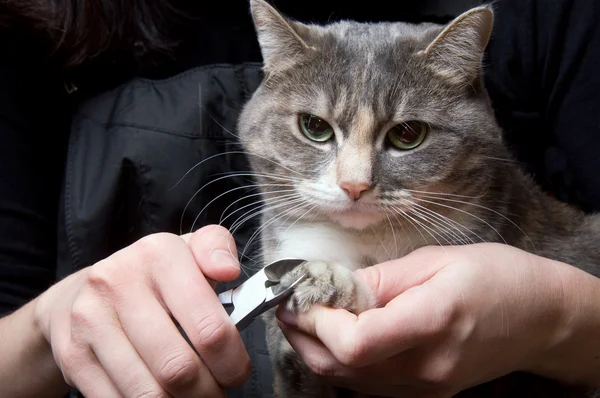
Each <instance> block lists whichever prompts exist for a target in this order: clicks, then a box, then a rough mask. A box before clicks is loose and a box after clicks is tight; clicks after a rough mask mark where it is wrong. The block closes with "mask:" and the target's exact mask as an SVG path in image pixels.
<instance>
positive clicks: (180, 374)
mask: <svg viewBox="0 0 600 398" xmlns="http://www.w3.org/2000/svg"><path fill="white" fill-rule="evenodd" d="M199 374H200V365H199V363H198V359H197V358H196V357H195V356H193V355H192V354H190V353H187V352H183V353H177V354H175V355H171V356H169V357H167V358H165V359H164V362H163V363H162V364H161V365H160V366H159V368H158V375H157V378H158V380H159V382H160V383H161V384H162V385H164V386H165V387H166V388H167V389H168V388H181V387H186V386H190V385H193V384H194V383H195V382H196V380H197V379H198V376H199Z"/></svg>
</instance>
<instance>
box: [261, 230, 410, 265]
mask: <svg viewBox="0 0 600 398" xmlns="http://www.w3.org/2000/svg"><path fill="white" fill-rule="evenodd" d="M290 225H291V223H290ZM290 225H286V223H281V224H280V225H278V226H277V227H276V228H274V229H273V230H274V231H277V232H276V235H277V234H278V236H277V240H278V241H279V245H278V246H277V247H276V253H272V254H273V255H274V256H273V258H286V257H288V258H302V259H305V260H309V261H324V262H334V263H340V264H342V265H344V266H345V267H347V268H349V269H352V270H354V269H358V268H361V267H363V266H364V265H367V264H363V261H364V259H365V258H370V259H372V260H374V261H375V262H377V263H380V262H384V261H387V260H390V259H393V258H398V257H402V256H403V255H405V254H406V253H408V252H410V251H411V246H412V244H411V242H409V241H407V240H405V239H404V240H403V234H402V233H401V231H396V233H395V237H396V239H399V240H396V241H394V234H392V232H391V230H390V231H388V232H387V233H385V234H356V233H353V232H351V231H348V230H345V229H344V228H342V227H338V226H335V225H333V224H324V223H315V224H311V223H308V222H297V223H295V224H293V225H291V226H290ZM381 235H383V236H381ZM396 245H397V249H396Z"/></svg>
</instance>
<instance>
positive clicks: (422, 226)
mask: <svg viewBox="0 0 600 398" xmlns="http://www.w3.org/2000/svg"><path fill="white" fill-rule="evenodd" d="M402 213H404V215H405V216H406V217H407V218H409V219H411V220H412V221H413V222H414V223H415V224H417V225H419V226H420V227H421V228H423V230H424V231H425V232H427V233H428V234H429V235H430V236H431V237H432V238H433V240H435V241H436V242H437V244H438V246H442V247H443V246H444V245H442V242H440V241H439V239H437V238H436V237H435V235H434V234H437V235H438V236H439V234H438V233H437V232H436V231H435V230H433V229H431V228H430V227H428V226H427V225H425V224H423V223H422V222H420V221H419V220H415V219H414V218H413V217H411V216H410V215H409V214H408V212H406V211H403V210H402ZM422 236H423V235H422ZM423 239H425V236H423ZM442 239H443V238H442ZM425 243H427V239H425ZM448 243H449V242H448ZM444 250H445V249H444Z"/></svg>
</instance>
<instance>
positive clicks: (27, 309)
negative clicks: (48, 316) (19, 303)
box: [0, 299, 68, 397]
mask: <svg viewBox="0 0 600 398" xmlns="http://www.w3.org/2000/svg"><path fill="white" fill-rule="evenodd" d="M36 304H37V299H34V300H33V301H31V302H29V303H27V304H26V305H24V306H23V307H21V308H20V309H19V310H17V311H15V312H14V313H12V314H11V315H8V316H7V317H5V318H3V319H1V320H0V321H1V325H0V329H1V330H0V334H1V335H2V341H1V342H0V347H1V348H0V351H2V353H3V355H2V358H1V359H0V369H3V372H2V374H1V375H0V396H13V395H15V394H16V395H18V396H20V397H36V396H40V395H41V394H43V395H44V396H48V397H53V396H56V397H60V396H64V393H65V392H66V391H67V390H68V386H67V384H66V383H65V381H64V378H63V377H62V374H61V372H60V369H59V368H58V366H57V365H56V363H55V361H54V358H53V355H52V349H51V347H50V344H49V343H48V341H47V340H46V339H45V337H44V335H43V333H42V331H41V330H40V329H39V327H38V325H37V323H36V321H35V315H34V314H35V308H36ZM32 374H35V375H36V377H35V378H34V379H35V380H33V379H32V378H31V375H32Z"/></svg>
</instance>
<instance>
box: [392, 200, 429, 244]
mask: <svg viewBox="0 0 600 398" xmlns="http://www.w3.org/2000/svg"><path fill="white" fill-rule="evenodd" d="M389 208H390V209H392V210H393V211H395V212H396V213H397V214H398V215H399V216H401V217H402V218H404V220H406V221H407V222H408V223H409V224H410V225H412V226H413V228H414V229H415V230H416V231H417V232H418V233H419V235H421V238H423V243H424V244H425V245H426V244H427V238H425V235H423V232H421V230H420V229H419V228H418V227H417V226H416V225H415V223H414V222H413V221H411V218H410V217H408V215H407V214H406V212H405V211H404V210H402V209H400V208H398V207H395V206H390V207H389Z"/></svg>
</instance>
